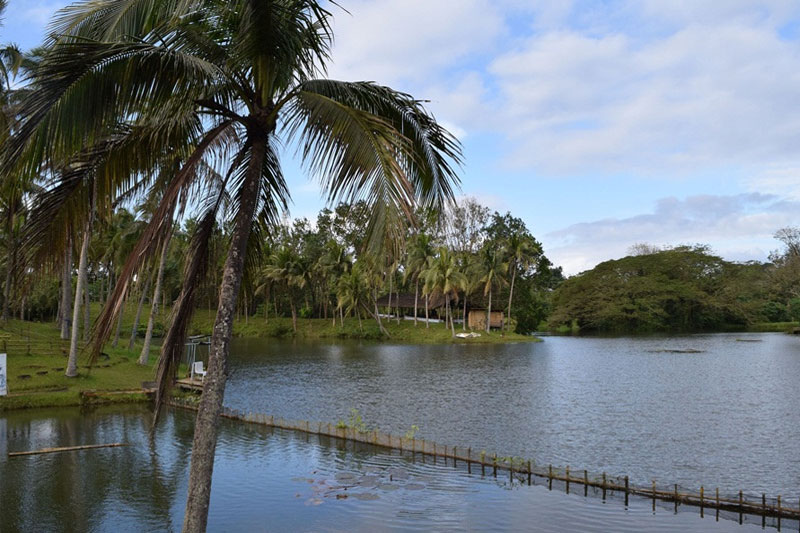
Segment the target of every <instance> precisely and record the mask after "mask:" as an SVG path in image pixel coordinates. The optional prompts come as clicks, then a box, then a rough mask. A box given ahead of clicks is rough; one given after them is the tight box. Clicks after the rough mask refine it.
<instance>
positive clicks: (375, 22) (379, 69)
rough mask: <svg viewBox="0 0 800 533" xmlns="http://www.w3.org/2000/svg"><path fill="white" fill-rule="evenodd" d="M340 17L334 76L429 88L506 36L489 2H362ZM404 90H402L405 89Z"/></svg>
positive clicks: (361, 0)
mask: <svg viewBox="0 0 800 533" xmlns="http://www.w3.org/2000/svg"><path fill="white" fill-rule="evenodd" d="M346 8H347V10H348V11H349V12H350V15H347V14H343V13H341V12H339V11H337V12H336V16H335V23H334V31H335V34H336V42H335V46H334V51H333V56H332V57H333V64H332V66H331V69H330V72H331V75H332V76H333V77H340V78H342V79H350V80H356V79H358V80H374V81H378V82H380V83H387V84H391V85H393V86H394V85H399V86H403V85H406V86H407V85H409V84H427V83H428V82H429V80H430V79H431V77H432V76H433V77H435V78H436V79H440V78H441V73H442V71H444V70H448V69H451V68H453V67H455V66H458V65H459V64H461V63H463V62H464V61H467V60H471V59H472V58H473V57H474V56H475V55H476V54H480V53H482V52H483V51H484V50H486V49H487V48H489V47H491V45H492V43H493V42H494V40H495V39H496V38H497V36H498V35H499V34H500V33H501V32H502V31H504V27H503V18H502V16H501V13H500V12H499V10H498V6H497V5H496V4H494V3H493V2H490V1H489V0H437V1H435V2H429V1H427V0H383V1H380V2H373V1H366V0H360V1H356V2H348V3H347V5H346ZM401 88H402V87H401Z"/></svg>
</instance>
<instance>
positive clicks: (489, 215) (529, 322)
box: [0, 194, 563, 362]
mask: <svg viewBox="0 0 800 533" xmlns="http://www.w3.org/2000/svg"><path fill="white" fill-rule="evenodd" d="M37 202H38V198H37V196H36V194H32V195H30V197H26V202H24V204H25V206H22V207H20V208H18V209H17V211H16V213H15V215H14V216H15V217H17V218H19V219H21V222H19V224H22V225H23V226H24V221H25V218H26V210H27V209H33V210H34V211H35V210H36V209H37V205H38V204H37ZM26 206H31V207H26ZM154 208H155V206H154V205H153V204H152V202H143V203H141V204H139V205H136V206H135V207H133V208H125V207H118V208H117V209H115V210H114V212H113V213H112V215H111V216H110V217H108V218H107V219H105V220H98V221H95V224H94V226H93V231H92V232H91V235H90V238H89V240H88V241H87V242H88V245H87V251H86V261H85V265H84V269H83V270H81V264H80V261H79V258H80V255H81V253H80V252H81V250H80V248H81V244H82V243H81V242H80V241H78V240H72V241H70V245H69V246H66V247H65V248H64V250H63V251H62V252H61V254H62V255H63V257H62V261H61V265H60V268H58V269H55V268H50V265H54V264H56V262H54V261H53V260H52V254H49V253H48V254H44V253H43V254H41V255H39V254H37V253H35V252H34V253H28V254H27V255H19V257H16V256H15V255H14V254H11V253H8V254H5V258H6V260H5V261H4V262H3V263H2V265H0V269H2V270H0V274H1V275H2V276H3V277H2V278H0V279H4V280H5V283H4V284H3V312H4V313H5V314H6V315H8V314H10V313H12V312H13V313H16V314H17V315H18V316H19V317H20V318H26V319H32V320H57V321H58V322H59V324H61V325H62V326H63V328H62V329H63V331H64V336H65V338H68V337H69V336H70V329H71V327H72V318H73V312H72V311H73V308H74V298H77V297H79V298H82V305H81V315H80V316H81V320H80V323H79V324H77V326H78V328H79V330H82V332H83V333H82V334H81V337H82V338H83V337H84V336H85V335H86V334H87V332H88V331H89V329H90V327H91V322H92V319H93V318H94V317H90V315H89V307H88V306H87V305H86V303H88V302H99V303H101V304H103V303H105V301H106V300H107V299H108V297H109V295H110V294H111V292H112V290H113V288H114V285H115V282H116V280H117V279H118V278H119V276H120V274H121V269H122V268H123V267H124V265H125V261H126V259H127V257H128V255H129V254H130V253H131V252H132V251H133V249H134V246H135V245H136V242H137V241H138V240H139V239H140V237H141V235H142V233H143V231H144V230H145V228H146V226H147V223H148V222H149V220H150V217H151V216H152V211H153V209H154ZM369 217H370V213H369V210H368V207H367V204H366V203H364V202H357V203H355V204H352V205H351V204H344V203H342V204H339V205H337V206H336V207H334V208H331V209H327V208H326V209H323V210H322V211H321V212H320V213H319V215H318V216H317V218H316V220H315V221H313V222H312V221H309V220H307V219H305V218H302V219H294V220H291V219H286V220H285V221H284V222H283V223H281V224H278V225H276V226H274V227H272V228H270V229H269V230H267V229H264V228H261V229H260V231H258V232H256V233H257V237H256V239H255V241H254V245H253V247H252V248H251V251H250V254H249V258H250V265H251V267H252V268H248V269H246V272H245V277H244V280H243V284H242V288H241V295H240V298H239V303H238V307H237V316H238V317H239V319H241V320H251V319H255V318H257V317H260V318H261V319H263V320H264V321H266V322H268V321H269V319H270V318H271V317H276V316H281V317H284V316H285V317H291V318H292V322H293V328H294V329H296V327H297V325H296V324H297V319H298V318H324V319H331V320H336V319H338V320H339V323H341V322H342V321H343V319H344V318H345V317H357V318H358V319H359V321H361V320H362V319H366V320H375V321H377V322H378V323H379V325H380V324H381V316H382V315H386V314H392V313H393V314H394V315H395V316H397V312H398V309H397V306H398V295H401V294H405V295H409V294H413V295H414V296H415V299H416V301H418V302H419V303H418V306H419V311H418V313H414V314H417V315H418V317H417V318H419V319H420V320H421V319H422V318H424V316H425V314H426V312H425V311H423V309H426V307H427V306H426V302H430V301H431V299H432V298H434V297H436V298H438V299H439V301H441V299H442V297H446V298H445V302H446V305H445V307H444V308H443V309H439V310H437V311H434V310H433V309H430V310H428V311H429V312H428V313H427V314H428V315H429V316H431V317H433V316H434V315H435V316H437V317H439V318H443V319H445V321H446V324H447V325H448V327H450V328H451V329H452V330H453V332H454V333H455V329H456V325H455V322H456V321H458V319H462V318H463V315H464V313H465V311H466V310H467V309H468V308H471V307H480V308H489V307H490V308H491V309H496V310H502V311H504V312H505V313H506V314H507V315H510V317H511V318H512V320H511V321H506V322H507V324H511V325H513V328H514V329H515V331H517V332H520V333H529V332H532V331H533V330H534V329H535V328H536V327H537V326H538V325H539V324H540V323H541V322H542V321H543V320H545V319H546V318H547V316H548V313H549V309H550V296H551V293H552V289H554V288H555V287H557V286H558V285H559V284H560V283H561V282H562V280H563V276H562V274H561V269H560V268H557V267H554V266H553V265H552V263H551V262H550V260H549V259H548V258H547V257H546V256H545V255H544V253H543V251H542V246H541V244H540V243H539V241H537V240H536V239H535V238H534V237H533V235H532V234H531V233H530V231H529V230H528V228H527V227H526V225H525V223H524V222H523V221H522V220H521V219H520V218H517V217H514V216H512V215H511V214H510V213H506V214H500V213H498V212H494V213H493V212H491V211H490V210H489V209H488V208H487V207H485V206H482V205H480V204H479V203H478V202H477V201H475V200H474V199H465V200H463V201H461V202H460V203H458V204H457V205H454V206H453V207H452V209H449V210H448V211H446V212H445V213H442V214H439V213H434V212H430V213H418V214H417V216H416V217H415V219H416V220H418V221H419V223H418V224H416V225H412V224H407V225H406V229H405V231H404V233H403V235H402V238H400V239H394V240H393V241H392V242H387V243H384V245H383V246H381V247H380V248H379V250H380V251H379V252H375V249H374V248H373V247H370V246H368V243H367V239H368V238H369V235H368V225H369ZM199 223H200V221H199V220H198V219H196V218H193V217H189V218H186V219H185V220H184V221H183V223H181V224H175V225H174V227H173V228H172V230H171V231H170V232H169V234H168V235H169V238H165V239H164V240H163V243H162V251H161V253H160V254H157V255H155V256H154V257H153V258H152V259H151V260H150V262H148V263H147V265H146V266H145V267H144V268H142V269H141V271H140V272H139V273H138V275H137V276H136V279H135V282H134V283H133V284H132V286H131V289H130V290H129V292H128V293H127V295H126V298H125V299H124V300H123V306H124V307H129V308H131V309H136V312H135V320H134V324H133V328H132V330H131V331H128V332H123V331H121V328H120V327H119V326H120V324H121V320H119V321H118V323H117V327H116V331H115V335H114V340H113V341H112V342H114V343H115V344H117V343H119V342H120V336H122V338H123V339H125V340H126V342H128V343H129V345H130V346H132V345H133V340H134V339H135V338H136V336H137V335H138V336H141V337H144V338H145V343H146V344H149V341H150V339H151V337H152V336H153V335H154V334H155V335H156V336H158V335H161V334H162V333H163V331H164V329H165V321H166V311H167V310H168V309H169V307H170V305H171V304H172V302H173V301H174V300H175V299H176V298H178V296H179V294H180V291H181V287H182V275H183V273H184V267H185V265H184V262H185V258H186V257H188V256H189V248H190V246H191V235H192V234H194V232H195V231H196V229H197V226H198V224H199ZM230 229H231V228H230V225H229V224H226V223H225V222H224V221H220V222H219V223H217V224H216V225H215V227H214V229H213V232H212V233H211V235H210V237H209V245H208V249H207V253H206V269H207V274H206V276H205V281H204V282H203V283H202V284H200V286H199V287H198V288H197V293H196V297H195V302H196V306H197V307H202V308H208V309H209V310H213V309H216V307H217V305H218V302H217V298H218V294H219V285H220V283H221V276H222V269H223V265H224V261H225V254H226V251H227V247H226V243H227V241H228V240H229V239H230ZM10 241H11V239H10V238H9V236H8V235H6V238H4V239H2V242H3V243H5V245H6V246H7V247H8V246H11V245H10V244H9V243H10ZM40 259H42V260H40ZM14 260H16V261H17V262H21V261H27V262H28V264H27V266H26V267H25V268H19V267H20V266H21V265H16V267H15V265H14V264H13V261H14ZM79 278H83V279H84V280H85V282H84V283H82V284H81V285H82V287H81V289H82V293H81V294H80V295H78V294H77V292H76V290H77V288H78V287H77V285H78V280H79ZM387 296H388V297H389V298H388V301H387ZM379 299H380V300H382V301H383V305H382V306H380V308H379V306H378V301H379ZM392 302H394V303H392ZM387 304H388V305H387ZM426 310H427V309H426ZM401 311H405V312H406V314H409V315H411V314H412V311H411V310H409V309H405V310H401ZM120 318H121V315H120ZM381 327H382V326H381ZM458 327H459V328H464V327H465V326H464V325H463V324H459V325H458ZM143 353H144V352H143ZM144 361H145V359H143V362H144Z"/></svg>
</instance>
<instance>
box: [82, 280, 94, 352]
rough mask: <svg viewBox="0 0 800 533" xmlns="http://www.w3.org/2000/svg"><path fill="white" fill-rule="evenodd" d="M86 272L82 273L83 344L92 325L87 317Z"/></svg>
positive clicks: (87, 338)
mask: <svg viewBox="0 0 800 533" xmlns="http://www.w3.org/2000/svg"><path fill="white" fill-rule="evenodd" d="M86 270H87V271H86V272H84V273H83V276H84V279H83V342H88V341H89V329H90V327H91V325H92V321H91V319H90V317H89V302H90V298H89V272H88V270H89V269H88V268H87V269H86Z"/></svg>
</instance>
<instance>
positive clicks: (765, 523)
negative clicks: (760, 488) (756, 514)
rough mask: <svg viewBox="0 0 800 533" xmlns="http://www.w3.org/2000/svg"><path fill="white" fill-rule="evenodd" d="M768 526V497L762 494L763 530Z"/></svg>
mask: <svg viewBox="0 0 800 533" xmlns="http://www.w3.org/2000/svg"><path fill="white" fill-rule="evenodd" d="M766 526H767V495H766V494H765V493H763V492H762V493H761V529H764V528H765V527H766Z"/></svg>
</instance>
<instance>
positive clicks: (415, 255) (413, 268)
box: [404, 233, 434, 327]
mask: <svg viewBox="0 0 800 533" xmlns="http://www.w3.org/2000/svg"><path fill="white" fill-rule="evenodd" d="M433 256H434V250H433V239H432V238H431V236H430V235H428V234H426V233H418V234H417V235H416V236H415V237H414V241H413V242H412V244H411V249H410V250H409V253H408V261H407V262H406V271H405V276H404V277H409V276H410V277H411V278H412V279H413V280H414V327H416V325H417V302H418V301H419V281H420V277H421V275H422V271H423V270H425V269H426V268H427V265H428V260H429V259H430V258H432V257H433ZM427 318H428V296H427V293H426V295H425V326H426V327H427V326H428V322H427Z"/></svg>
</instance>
